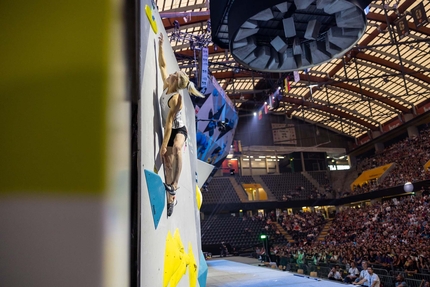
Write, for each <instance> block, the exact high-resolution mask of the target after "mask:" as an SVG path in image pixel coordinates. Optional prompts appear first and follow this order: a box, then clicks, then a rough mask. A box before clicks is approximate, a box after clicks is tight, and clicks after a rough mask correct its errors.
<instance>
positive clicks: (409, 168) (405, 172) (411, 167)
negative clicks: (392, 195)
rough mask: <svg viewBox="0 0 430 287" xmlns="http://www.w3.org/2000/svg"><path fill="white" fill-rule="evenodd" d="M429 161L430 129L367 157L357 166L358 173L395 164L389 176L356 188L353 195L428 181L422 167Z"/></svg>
mask: <svg viewBox="0 0 430 287" xmlns="http://www.w3.org/2000/svg"><path fill="white" fill-rule="evenodd" d="M429 160H430V128H426V129H423V130H421V131H420V133H419V135H418V136H415V137H412V138H405V139H404V140H402V141H399V142H397V143H395V144H393V145H391V146H390V147H388V148H385V149H384V150H383V151H382V152H381V153H378V154H375V156H373V157H367V158H364V159H363V160H361V161H360V163H358V164H357V170H358V171H359V173H361V172H363V171H365V170H368V169H372V168H375V167H378V166H383V165H386V164H389V163H395V167H394V169H393V170H391V171H390V173H389V175H388V176H387V177H385V178H384V179H383V180H382V181H380V182H376V181H375V182H371V183H368V184H365V185H363V186H356V187H355V188H354V191H353V194H360V193H365V192H369V191H373V190H377V189H383V188H388V187H393V186H398V185H403V184H404V183H405V182H407V181H409V182H412V183H413V182H417V181H422V180H427V179H430V171H429V170H425V169H424V165H425V164H426V163H427V161H429Z"/></svg>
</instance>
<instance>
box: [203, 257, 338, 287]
mask: <svg viewBox="0 0 430 287" xmlns="http://www.w3.org/2000/svg"><path fill="white" fill-rule="evenodd" d="M259 263H260V262H259V261H258V260H257V259H255V258H245V257H227V258H223V259H217V258H212V259H210V260H208V261H207V264H208V277H207V283H206V287H278V286H279V287H280V286H283V287H293V286H300V287H333V286H342V285H343V286H345V284H341V283H336V282H333V281H329V280H321V279H317V278H313V277H309V276H306V275H305V276H303V275H298V274H294V273H290V272H283V271H280V270H277V269H271V268H268V267H262V266H258V265H259Z"/></svg>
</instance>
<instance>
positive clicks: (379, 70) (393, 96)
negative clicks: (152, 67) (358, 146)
mask: <svg viewBox="0 0 430 287" xmlns="http://www.w3.org/2000/svg"><path fill="white" fill-rule="evenodd" d="M212 2H213V3H214V4H217V5H219V6H221V7H228V6H229V5H231V4H232V3H233V2H241V1H236V0H235V1H232V0H218V1H212ZM246 2H247V3H249V2H250V1H246ZM255 2H265V3H266V4H267V6H268V8H266V9H263V10H262V11H265V12H264V13H262V14H260V13H254V12H255V11H253V12H252V13H248V14H246V15H245V16H243V19H241V20H240V21H238V23H237V24H236V25H235V26H234V27H235V28H234V32H233V33H232V34H231V35H230V30H229V28H228V25H229V20H228V19H229V18H230V17H227V18H226V15H225V13H220V14H219V15H218V14H217V15H218V20H220V23H221V24H222V25H227V26H224V27H217V24H214V19H217V18H216V16H215V18H214V15H215V14H216V13H215V12H213V11H211V10H212V9H211V6H210V4H209V2H208V1H206V0H188V1H184V0H179V1H178V0H158V1H157V5H158V8H159V10H160V14H161V16H162V19H163V24H164V26H165V28H166V31H167V33H168V34H169V35H170V36H171V37H170V40H171V45H172V47H173V49H174V52H175V54H176V58H177V60H178V64H179V66H180V67H181V69H183V70H184V71H185V72H187V73H189V74H190V75H194V74H195V73H196V71H197V69H198V61H199V53H200V49H199V48H200V47H198V46H195V43H194V42H193V41H190V40H189V39H186V37H175V36H174V35H177V36H178V35H179V34H181V35H195V37H196V38H197V39H199V38H204V39H207V38H208V36H211V34H213V31H214V30H215V29H216V31H218V34H217V35H218V36H216V37H217V38H215V37H213V39H211V40H212V41H209V42H208V45H206V46H207V47H208V51H209V70H210V72H211V74H212V75H213V76H214V77H215V78H216V79H217V80H218V82H219V83H220V85H221V86H222V87H223V89H224V90H225V91H226V94H227V95H228V96H229V97H230V98H231V100H232V101H233V103H234V104H235V106H236V107H237V109H238V111H239V113H240V115H242V116H246V115H251V114H252V113H253V112H254V111H256V110H257V109H259V108H261V107H262V106H263V105H264V103H265V102H266V103H267V102H269V101H272V100H273V98H272V97H273V95H274V93H275V94H280V96H278V99H279V100H278V101H277V102H276V105H274V106H273V107H272V109H271V113H274V114H279V115H285V116H286V117H288V118H297V119H300V120H303V121H305V122H308V123H311V124H315V125H319V126H324V127H325V128H327V129H330V130H332V131H335V132H337V133H339V134H343V135H346V136H350V137H353V138H360V137H363V136H365V135H368V134H369V133H370V134H372V133H375V132H382V133H383V132H385V131H387V130H388V129H390V128H391V126H393V124H392V123H396V122H398V123H404V122H406V121H407V120H409V119H410V118H411V117H412V118H413V117H416V116H419V115H420V114H422V113H425V112H427V110H430V53H429V52H430V24H428V18H427V15H428V14H429V9H430V2H429V1H413V0H400V1H389V0H383V1H371V2H370V4H369V5H368V7H367V10H366V12H367V15H365V17H366V18H364V19H365V24H366V26H365V28H364V30H363V33H362V36H361V37H360V38H359V39H357V41H355V40H354V42H352V44H351V43H350V45H346V46H345V47H346V49H345V50H342V51H341V52H339V53H333V54H332V53H329V54H330V57H332V56H334V57H333V58H330V59H325V58H324V59H322V60H321V64H318V63H317V64H318V65H315V66H309V67H308V65H303V62H300V61H299V60H298V58H299V57H300V59H303V54H305V58H306V53H307V52H306V50H307V48H303V47H304V45H310V43H313V42H315V43H317V42H320V43H324V46H323V45H322V44H318V43H317V44H313V46H312V47H313V49H312V51H313V52H314V54H315V53H317V54H318V55H316V56H314V54H312V55H310V56H309V55H308V56H307V58H306V60H311V61H314V60H313V59H317V58H318V57H320V56H321V55H320V54H321V53H322V54H324V55H326V56H327V54H326V52H327V47H329V48H330V45H328V46H327V43H328V44H332V45H335V46H336V47H339V46H340V44H339V42H337V45H336V44H335V43H334V42H335V41H334V40H333V41H329V40H327V35H328V34H329V31H330V29H331V28H332V27H334V26H333V25H335V24H336V25H337V22H336V21H335V22H336V23H334V22H333V19H334V20H336V13H341V12H335V13H331V14H334V16H333V15H331V16H330V13H326V14H328V15H323V16H321V15H314V16H312V15H311V14H312V13H311V12H310V11H313V12H314V14H321V13H325V11H324V9H322V11H323V12H321V9H318V7H317V6H318V4H321V2H324V3H326V4H327V3H335V2H339V3H343V4H345V3H344V2H345V0H324V1H319V0H318V1H315V0H314V1H311V0H310V1H255ZM296 2H306V5H308V7H307V8H306V9H304V10H305V11H307V12H306V13H307V14H306V15H305V16H303V15H298V16H297V15H296V16H295V14H296V13H298V12H297V11H298V9H297V6H296V4H297V3H296ZM351 2H354V3H355V2H356V1H351ZM280 4H285V5H286V7H285V6H282V5H280ZM249 5H250V4H249ZM299 5H301V4H299ZM303 5H304V4H303ZM345 5H346V4H345ZM294 7H295V8H294ZM319 8H321V6H320V7H319ZM267 9H268V10H267ZM288 9H292V10H290V13H291V14H288ZM347 9H351V7H350V8H347ZM347 9H346V10H347ZM269 10H270V11H269ZM282 11H284V12H282ZM291 11H294V13H292V12H291ZM351 11H352V10H351ZM417 11H418V12H419V13H418V12H417ZM329 12H333V11H329ZM422 12H424V15H423V13H422ZM351 13H352V12H351ZM420 13H421V15H422V18H421V20H420V19H418V20H417V19H416V18H417V16H419V15H420ZM230 14H231V11H230ZM236 14H237V13H236ZM251 14H252V15H251ZM281 14H282V16H280V15H281ZM232 15H233V14H232ZM256 15H257V16H256ZM271 15H273V17H274V18H272V19H270V20H267V21H265V20H258V19H259V18H260V17H262V19H264V17H266V18H270V17H272V16H271ZM344 15H345V14H344ZM253 17H254V18H253ZM255 17H257V20H255ZM276 17H278V18H276ZM301 17H303V18H301ZM313 17H314V19H312V18H313ZM324 17H327V19H325V18H324ZM338 17H340V16H338ZM357 17H359V16H357ZM360 17H361V16H360ZM363 17H364V16H363ZM211 18H212V21H211ZM275 18H276V19H275ZM281 18H282V19H281ZM285 18H293V20H294V21H296V20H297V21H298V22H294V26H295V30H294V32H292V33H295V35H294V36H291V37H288V36H289V35H291V34H288V35H286V33H287V32H286V29H284V28H283V27H284V26H283V25H284V24H283V20H284V19H285ZM329 18H330V19H331V21H332V22H330V21H329V20H328V19H329ZM225 19H227V22H225ZM273 19H275V20H276V21H275V20H273ZM299 20H300V21H299ZM312 20H316V21H313V23H314V24H312V25H309V24H308V22H311V21H312ZM287 21H291V20H287ZM304 21H307V23H306V24H305V23H300V22H304ZM270 22H272V24H270ZM275 22H276V24H275ZM329 22H330V23H331V24H329ZM244 23H246V24H244ZM249 23H250V24H249ZM318 23H319V24H318ZM253 24H256V25H258V31H259V32H257V33H254V34H249V35H248V34H247V33H250V31H242V32H241V31H240V30H241V29H242V30H244V29H250V30H252V29H256V28H252V25H253ZM222 25H221V26H222ZM244 25H245V26H244ZM249 25H251V26H249ZM271 25H272V26H273V27H271ZM275 26H276V27H275ZM305 26H306V27H305ZM317 26H319V29H318V27H317ZM312 27H314V29H312ZM315 27H316V28H315ZM223 29H224V30H226V29H227V31H228V33H227V34H228V35H226V33H224V34H222V33H221V32H222V31H224V30H223ZM347 29H358V28H347ZM317 30H318V33H316V32H315V31H317ZM344 30H345V29H344ZM232 31H233V30H232ZM345 31H347V30H345ZM224 32H225V31H224ZM290 32H291V31H289V32H288V33H290ZM240 33H242V36H240V37H239V38H238V37H237V35H238V34H240ZM259 33H260V34H261V35H260V34H259ZM306 34H308V35H307V36H308V38H310V39H308V38H306V37H307V36H306ZM244 35H245V36H244ZM241 37H243V38H242V39H240V38H241ZM250 37H251V38H253V37H254V38H255V37H258V38H257V39H251V40H250V39H249V38H250ZM259 37H261V39H260V38H259ZM312 37H313V38H312ZM277 38H280V39H281V40H282V42H284V43H285V44H286V46H287V50H288V49H290V50H289V52H288V51H287V52H285V51H282V48H285V45H284V46H283V47H279V45H277V43H275V42H276V39H277ZM297 39H298V40H297ZM231 40H233V42H230V41H231ZM349 40H351V39H349ZM205 41H206V40H205ZM220 41H221V42H220ZM222 41H224V42H222ZM245 41H246V43H247V45H246V46H249V42H251V44H252V43H255V44H256V47H255V48H254V49H251V48H248V51H251V52H250V54H254V56H257V57H256V59H257V58H264V60H260V61H258V63H261V64H260V68H258V67H257V68H255V67H253V66H252V61H248V60H249V59H247V60H245V59H246V57H245V58H243V59H241V58H239V57H238V55H237V53H236V52H237V51H236V50H237V49H239V48H241V47H239V48H238V46H237V45H238V44H237V43H242V44H243V43H244V42H245ZM273 41H275V42H273ZM190 42H193V43H190ZM214 42H215V44H214ZM272 42H273V44H272ZM294 43H296V46H294ZM242 44H240V45H242ZM281 44H282V43H281ZM235 45H236V46H235ZM240 45H239V46H240ZM262 45H267V47H269V48H261V46H262ZM242 47H245V46H242ZM276 47H278V48H279V49H280V51H282V52H285V53H284V54H286V55H287V56H286V58H288V55H290V56H291V55H292V58H291V59H294V63H295V64H296V65H297V68H294V67H293V68H285V69H284V68H281V67H282V65H283V64H284V62H282V61H281V60H279V56H278V62H277V63H276V61H275V60H273V58H274V57H273V54H274V51H276V49H277V48H276ZM299 47H300V48H301V53H302V54H299V53H297V54H294V48H296V50H297V51H296V52H299V51H300V49H299ZM309 47H310V46H309ZM332 48H333V46H332ZM339 48H340V47H339ZM261 50H262V52H261ZM309 50H310V49H309ZM303 51H305V52H303ZM321 51H322V52H321ZM276 52H277V53H278V54H279V53H280V52H279V51H276ZM262 55H263V56H262ZM247 56H249V55H247ZM251 57H253V56H251ZM275 58H276V56H275ZM256 59H254V60H256ZM254 60H253V61H254ZM294 63H292V65H294ZM299 64H300V65H299ZM311 64H312V63H311ZM273 65H275V66H276V69H270V67H271V66H272V68H273ZM261 66H264V69H262V68H261ZM268 68H269V69H268ZM293 71H295V73H296V77H295V79H296V80H294V76H293ZM297 74H298V77H297ZM285 79H287V81H288V86H289V88H288V87H287V86H285V83H286V81H285ZM279 87H280V88H281V90H280V92H277V91H278V88H279ZM390 124H391V126H390Z"/></svg>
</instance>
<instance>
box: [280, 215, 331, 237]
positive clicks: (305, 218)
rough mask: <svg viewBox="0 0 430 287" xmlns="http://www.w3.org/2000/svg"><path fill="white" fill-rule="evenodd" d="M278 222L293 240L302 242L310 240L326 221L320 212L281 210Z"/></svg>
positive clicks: (316, 234)
mask: <svg viewBox="0 0 430 287" xmlns="http://www.w3.org/2000/svg"><path fill="white" fill-rule="evenodd" d="M278 222H279V223H280V224H281V225H282V227H283V228H284V229H285V230H286V231H287V232H288V233H289V234H290V235H291V237H292V238H293V239H294V241H295V242H297V243H298V244H304V242H312V241H313V240H314V239H315V238H316V237H317V236H318V234H319V233H320V232H321V230H322V229H323V227H324V224H325V222H326V220H325V218H324V216H323V215H322V214H321V213H320V212H299V213H295V214H294V213H291V214H288V213H287V212H283V213H282V214H280V215H279V217H278Z"/></svg>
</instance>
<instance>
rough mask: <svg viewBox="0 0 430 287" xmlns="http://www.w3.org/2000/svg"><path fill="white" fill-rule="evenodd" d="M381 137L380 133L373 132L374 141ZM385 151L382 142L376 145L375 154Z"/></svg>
mask: <svg viewBox="0 0 430 287" xmlns="http://www.w3.org/2000/svg"><path fill="white" fill-rule="evenodd" d="M380 135H381V132H380V131H373V132H372V138H374V139H375V138H377V137H378V136H380ZM383 150H384V143H382V142H377V143H375V152H376V153H379V152H382V151H383Z"/></svg>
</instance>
